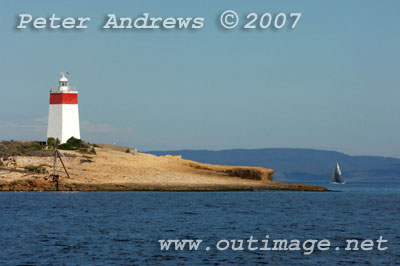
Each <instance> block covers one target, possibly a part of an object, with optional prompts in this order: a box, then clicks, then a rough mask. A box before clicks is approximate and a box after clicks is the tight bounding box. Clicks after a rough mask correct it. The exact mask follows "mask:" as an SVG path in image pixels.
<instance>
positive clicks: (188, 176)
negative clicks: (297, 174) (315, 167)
mask: <svg viewBox="0 0 400 266" xmlns="http://www.w3.org/2000/svg"><path fill="white" fill-rule="evenodd" d="M124 148H125V147H121V146H113V145H100V147H97V148H95V153H96V154H88V153H81V152H77V151H60V152H62V154H64V155H65V156H66V157H64V158H63V161H64V164H65V166H66V168H67V171H68V173H69V176H70V177H69V178H68V176H67V174H66V173H65V172H64V170H63V168H62V164H61V163H60V161H58V163H57V170H58V174H59V182H58V190H60V191H223V190H296V191H327V189H326V188H324V187H320V186H311V185H303V184H289V183H283V182H278V181H273V173H274V172H273V170H272V169H266V168H262V167H246V166H223V165H212V164H204V163H198V162H194V161H190V160H185V159H182V158H181V157H180V156H171V155H166V156H155V155H152V154H146V153H136V154H132V153H129V152H126V151H124ZM53 160H54V159H53V157H52V156H49V155H41V156H25V155H17V156H9V157H6V158H4V157H3V158H1V161H0V190H2V191H55V190H57V187H56V182H55V181H54V180H53V179H52V178H49V175H50V174H51V173H53Z"/></svg>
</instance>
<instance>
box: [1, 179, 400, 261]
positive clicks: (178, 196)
mask: <svg viewBox="0 0 400 266" xmlns="http://www.w3.org/2000/svg"><path fill="white" fill-rule="evenodd" d="M314 184H316V183H314ZM316 185H324V186H328V187H329V188H330V189H333V190H335V192H293V191H248V192H1V193H0V264H1V265H256V264H270V265H323V264H327V265H349V264H353V265H368V264H369V265H399V262H400V183H347V184H345V185H330V184H328V183H318V184H316ZM266 235H268V236H269V239H270V241H271V240H273V239H288V240H292V239H298V240H301V241H305V240H307V239H318V240H321V239H328V240H329V241H330V242H331V245H332V247H331V248H330V249H329V250H327V251H320V250H317V249H315V250H314V252H313V253H311V254H309V255H305V254H304V250H300V251H296V250H290V251H289V250H284V251H277V250H275V251H273V250H269V251H268V250H248V249H244V250H232V249H231V248H227V249H225V250H218V248H217V247H216V244H217V243H218V242H219V241H220V240H227V241H228V243H231V242H229V241H230V240H232V239H236V240H240V239H242V240H244V241H246V240H247V239H249V238H250V237H251V236H253V238H254V239H258V240H260V241H261V240H262V239H266ZM380 236H382V237H383V239H385V240H387V241H388V242H385V243H384V244H383V245H382V246H381V247H387V249H385V250H378V249H377V247H376V244H374V247H373V250H369V251H363V250H357V251H356V250H348V251H346V250H344V248H345V247H346V239H356V240H358V241H360V242H362V241H364V240H365V239H371V240H373V241H374V243H376V240H377V239H378V238H379V237H380ZM162 239H201V240H202V241H203V242H202V243H201V245H200V248H199V249H198V250H197V251H193V250H192V251H189V250H188V249H186V250H178V251H176V250H168V251H166V250H163V251H161V250H160V243H159V241H158V240H162ZM223 243H226V242H223ZM245 243H247V242H245ZM245 246H247V244H246V245H245ZM207 247H208V249H207ZM333 247H338V248H339V250H336V249H335V248H333Z"/></svg>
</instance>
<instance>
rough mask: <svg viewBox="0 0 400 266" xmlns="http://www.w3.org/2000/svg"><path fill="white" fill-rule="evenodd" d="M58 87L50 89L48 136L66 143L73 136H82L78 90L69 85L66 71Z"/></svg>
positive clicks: (78, 137)
mask: <svg viewBox="0 0 400 266" xmlns="http://www.w3.org/2000/svg"><path fill="white" fill-rule="evenodd" d="M61 75H62V77H61V78H60V80H59V82H58V87H57V88H56V89H51V90H50V107H49V123H48V126H47V138H54V139H59V140H60V143H65V142H67V140H68V139H69V138H71V137H75V138H77V139H80V138H81V134H80V129H79V111H78V91H77V90H76V89H75V88H73V87H71V86H69V81H68V79H67V78H66V77H65V75H64V73H61Z"/></svg>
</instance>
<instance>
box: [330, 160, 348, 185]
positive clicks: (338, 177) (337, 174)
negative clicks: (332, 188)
mask: <svg viewBox="0 0 400 266" xmlns="http://www.w3.org/2000/svg"><path fill="white" fill-rule="evenodd" d="M344 183H345V181H344V178H343V176H342V170H340V166H339V164H338V163H336V167H335V170H333V174H332V184H344Z"/></svg>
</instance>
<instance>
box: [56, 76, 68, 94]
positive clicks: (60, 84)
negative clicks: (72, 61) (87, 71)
mask: <svg viewBox="0 0 400 266" xmlns="http://www.w3.org/2000/svg"><path fill="white" fill-rule="evenodd" d="M61 74H62V77H61V78H60V80H59V81H58V88H59V89H60V90H62V91H65V90H68V79H67V78H66V77H65V75H64V73H61Z"/></svg>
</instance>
